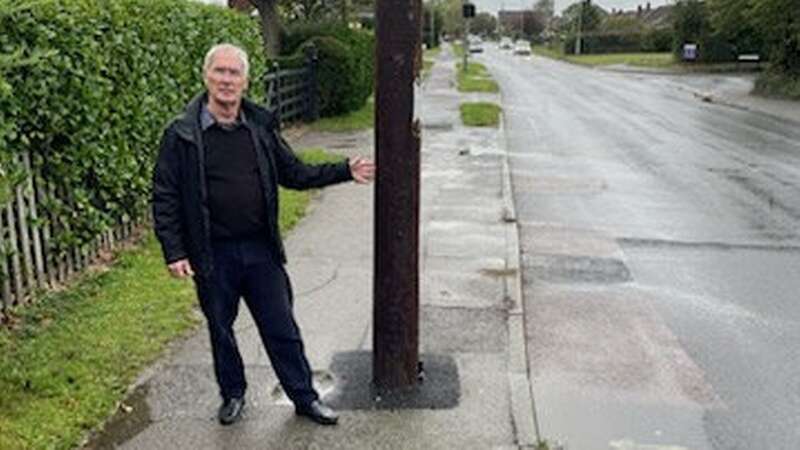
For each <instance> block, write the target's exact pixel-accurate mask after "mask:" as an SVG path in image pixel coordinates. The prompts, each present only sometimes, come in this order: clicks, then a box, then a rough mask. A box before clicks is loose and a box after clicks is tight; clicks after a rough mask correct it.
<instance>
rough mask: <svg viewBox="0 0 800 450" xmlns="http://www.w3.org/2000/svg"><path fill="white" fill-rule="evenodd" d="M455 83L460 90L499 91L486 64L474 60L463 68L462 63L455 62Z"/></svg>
mask: <svg viewBox="0 0 800 450" xmlns="http://www.w3.org/2000/svg"><path fill="white" fill-rule="evenodd" d="M456 67H457V72H458V74H457V79H456V82H457V85H458V90H459V91H460V92H499V91H500V87H499V86H497V83H495V82H494V80H492V78H491V75H489V71H488V70H486V66H484V65H483V64H479V63H476V62H470V63H468V64H467V70H464V65H463V63H458V64H457V66H456Z"/></svg>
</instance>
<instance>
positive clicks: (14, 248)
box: [0, 153, 148, 317]
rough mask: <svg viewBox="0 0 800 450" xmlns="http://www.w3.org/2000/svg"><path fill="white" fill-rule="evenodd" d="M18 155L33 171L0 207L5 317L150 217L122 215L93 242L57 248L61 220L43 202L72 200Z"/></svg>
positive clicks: (0, 304) (1, 310)
mask: <svg viewBox="0 0 800 450" xmlns="http://www.w3.org/2000/svg"><path fill="white" fill-rule="evenodd" d="M15 159H16V161H15V162H16V163H17V164H18V165H19V166H20V167H22V168H23V169H24V170H25V171H26V172H27V173H28V175H29V176H27V179H26V181H25V182H24V183H21V184H20V185H19V186H17V187H16V189H15V190H14V192H13V196H12V198H11V200H10V201H9V202H8V203H7V204H6V205H3V206H2V207H0V244H2V246H0V294H1V295H0V316H4V317H7V315H8V312H9V311H10V310H11V308H13V307H16V306H20V305H24V304H26V303H28V302H29V301H30V299H31V298H32V297H33V296H34V295H35V293H36V292H37V291H41V290H45V289H52V288H55V287H57V286H59V285H62V284H64V283H65V282H66V281H67V280H69V279H70V278H71V277H73V276H74V275H75V274H77V273H79V272H80V271H82V270H83V269H85V268H86V267H87V266H89V265H91V264H93V263H94V262H95V261H96V260H97V259H98V258H99V256H100V255H101V254H103V253H104V252H105V253H108V252H111V251H113V250H115V249H116V248H117V247H118V245H119V243H120V242H121V241H124V240H126V239H127V238H128V237H130V235H131V234H132V233H133V231H134V229H135V228H136V227H137V226H138V225H140V224H142V223H144V221H146V220H148V217H146V216H147V214H145V216H144V217H138V218H128V217H124V218H120V219H119V221H118V225H117V226H116V227H114V228H113V229H110V230H108V231H107V232H105V233H103V234H101V235H100V236H97V237H96V238H95V239H94V240H93V241H92V242H91V243H90V244H87V245H85V246H83V247H76V248H72V249H69V250H68V251H61V252H57V251H56V250H55V246H54V242H53V237H54V236H55V235H56V233H58V232H59V231H60V230H58V228H57V227H58V223H59V221H58V220H56V219H57V218H56V217H53V216H51V215H50V214H49V213H47V212H45V211H43V210H42V209H41V208H40V207H39V205H40V204H42V203H44V202H46V201H47V200H48V199H51V198H58V199H60V200H61V201H64V202H66V203H67V204H69V203H70V196H69V193H68V192H66V191H65V190H64V189H62V188H59V187H57V186H56V185H55V184H53V183H52V182H49V181H46V180H44V179H43V177H41V176H40V174H38V173H35V172H34V170H33V169H32V168H31V159H30V155H29V154H27V153H22V154H17V155H15Z"/></svg>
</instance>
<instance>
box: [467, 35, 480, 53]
mask: <svg viewBox="0 0 800 450" xmlns="http://www.w3.org/2000/svg"><path fill="white" fill-rule="evenodd" d="M469 52H470V53H483V41H482V40H481V39H479V38H475V39H470V40H469Z"/></svg>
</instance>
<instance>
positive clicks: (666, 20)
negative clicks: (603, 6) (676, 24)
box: [615, 2, 675, 29]
mask: <svg viewBox="0 0 800 450" xmlns="http://www.w3.org/2000/svg"><path fill="white" fill-rule="evenodd" d="M674 9H675V5H664V6H660V7H658V8H652V7H651V6H650V2H647V3H646V4H645V5H644V6H642V5H639V6H638V7H637V8H636V9H635V10H633V11H622V10H618V11H615V14H617V15H622V16H628V17H634V18H636V19H638V20H640V21H641V22H642V24H643V25H644V26H646V27H648V28H659V29H661V28H668V27H671V26H672V11H673V10H674Z"/></svg>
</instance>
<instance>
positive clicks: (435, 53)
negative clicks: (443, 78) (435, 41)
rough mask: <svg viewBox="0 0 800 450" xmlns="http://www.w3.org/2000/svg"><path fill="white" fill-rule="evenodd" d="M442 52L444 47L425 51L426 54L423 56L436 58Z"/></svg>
mask: <svg viewBox="0 0 800 450" xmlns="http://www.w3.org/2000/svg"><path fill="white" fill-rule="evenodd" d="M441 52H442V47H441V46H439V47H433V48H429V49H427V50H425V52H424V53H423V54H422V55H423V57H425V58H436V57H437V56H439V53H441Z"/></svg>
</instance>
